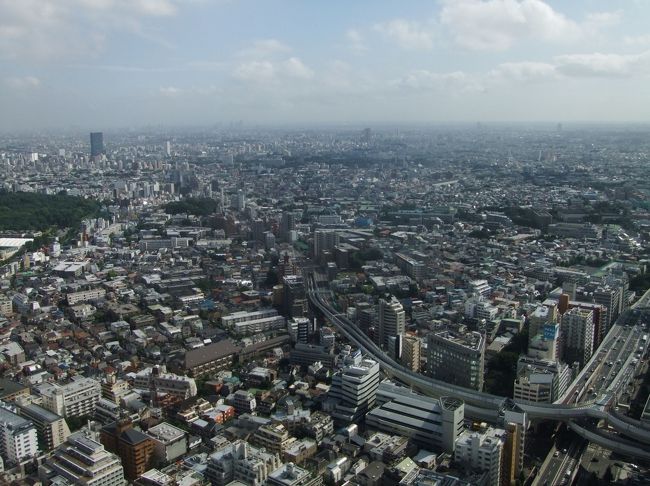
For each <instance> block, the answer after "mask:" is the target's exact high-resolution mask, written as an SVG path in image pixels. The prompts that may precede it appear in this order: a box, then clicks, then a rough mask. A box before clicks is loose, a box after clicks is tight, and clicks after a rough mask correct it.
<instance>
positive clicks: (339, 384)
mask: <svg viewBox="0 0 650 486" xmlns="http://www.w3.org/2000/svg"><path fill="white" fill-rule="evenodd" d="M378 386H379V363H377V362H376V361H373V360H371V359H364V360H362V361H361V363H359V364H351V365H348V366H346V367H345V368H343V369H342V370H339V371H337V372H336V373H335V374H334V375H333V376H332V386H331V387H330V390H329V395H328V399H327V401H326V402H325V404H324V407H326V408H327V410H326V411H330V412H331V415H332V418H334V420H336V421H339V422H342V423H345V424H346V425H347V424H350V423H355V422H358V421H359V420H361V419H362V418H363V417H364V416H365V414H366V412H367V411H368V410H370V409H371V408H372V406H373V405H374V403H375V397H376V393H377V387H378Z"/></svg>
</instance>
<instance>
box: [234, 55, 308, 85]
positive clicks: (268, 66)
mask: <svg viewBox="0 0 650 486" xmlns="http://www.w3.org/2000/svg"><path fill="white" fill-rule="evenodd" d="M232 75H233V77H234V78H236V79H239V80H241V81H247V82H255V83H269V82H275V81H280V80H283V79H284V80H287V79H292V78H293V79H300V80H306V79H311V78H313V77H314V71H313V70H312V69H311V68H310V67H308V66H307V65H305V64H304V63H303V62H302V61H301V60H300V59H299V58H297V57H290V58H288V59H285V60H282V61H270V60H268V59H267V60H263V61H247V62H243V63H241V64H239V65H237V66H236V67H235V69H234V70H233V73H232Z"/></svg>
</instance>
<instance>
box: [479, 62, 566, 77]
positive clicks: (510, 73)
mask: <svg viewBox="0 0 650 486" xmlns="http://www.w3.org/2000/svg"><path fill="white" fill-rule="evenodd" d="M488 76H489V77H491V78H493V79H496V80H505V81H510V80H512V81H518V82H528V81H543V80H549V79H556V78H557V77H558V74H557V71H556V67H555V66H554V65H553V64H550V63H546V62H531V61H523V62H505V63H502V64H499V65H498V66H497V67H496V68H495V69H493V70H492V71H490V72H489V73H488Z"/></svg>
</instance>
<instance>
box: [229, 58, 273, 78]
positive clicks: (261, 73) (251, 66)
mask: <svg viewBox="0 0 650 486" xmlns="http://www.w3.org/2000/svg"><path fill="white" fill-rule="evenodd" d="M233 76H234V77H235V78H237V79H241V80H242V81H256V82H264V81H271V80H272V79H273V78H274V77H275V66H274V65H273V63H272V62H271V61H250V62H244V63H242V64H240V65H239V66H237V67H236V68H235V70H234V72H233Z"/></svg>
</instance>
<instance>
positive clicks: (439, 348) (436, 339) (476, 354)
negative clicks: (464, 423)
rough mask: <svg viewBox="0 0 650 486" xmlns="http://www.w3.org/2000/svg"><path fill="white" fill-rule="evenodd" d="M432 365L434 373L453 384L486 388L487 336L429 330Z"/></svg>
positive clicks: (429, 365) (430, 370)
mask: <svg viewBox="0 0 650 486" xmlns="http://www.w3.org/2000/svg"><path fill="white" fill-rule="evenodd" d="M427 351H428V356H427V361H428V367H429V374H430V375H431V377H433V378H435V379H437V380H441V381H444V382H446V383H451V384H453V385H459V386H464V387H465V388H473V389H474V390H478V391H482V390H483V369H484V366H485V364H484V363H485V338H484V337H483V335H482V334H480V333H478V332H467V333H465V334H456V333H452V332H450V331H442V332H434V333H432V334H429V337H428V346H427Z"/></svg>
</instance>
